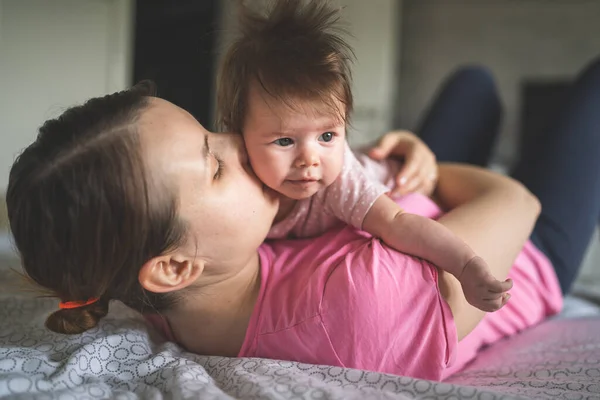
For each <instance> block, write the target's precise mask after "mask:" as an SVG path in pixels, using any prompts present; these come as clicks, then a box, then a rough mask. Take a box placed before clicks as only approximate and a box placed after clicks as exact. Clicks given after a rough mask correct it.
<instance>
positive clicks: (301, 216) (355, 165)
mask: <svg viewBox="0 0 600 400" xmlns="http://www.w3.org/2000/svg"><path fill="white" fill-rule="evenodd" d="M359 157H360V156H359ZM361 162H362V161H361ZM368 165H369V167H370V168H372V169H373V171H374V172H373V173H374V174H375V175H373V174H372V173H370V172H369V170H367V169H365V168H363V166H362V165H361V163H360V162H359V161H358V160H357V157H355V155H354V154H353V153H352V150H350V146H348V143H346V148H345V151H344V163H343V165H342V172H341V173H340V176H339V177H338V178H337V179H336V180H335V181H334V182H333V183H332V184H331V185H329V186H328V187H326V188H324V189H322V190H320V191H318V192H317V193H315V194H314V195H313V196H311V197H309V198H308V199H303V200H298V201H297V202H296V205H295V206H294V208H293V209H292V211H291V212H290V214H289V215H288V216H287V217H286V218H284V219H283V220H281V221H279V222H277V223H276V224H274V225H273V226H272V227H271V230H270V231H269V234H268V236H267V238H268V239H285V238H308V237H313V236H317V235H320V234H321V233H323V232H326V231H328V230H329V229H331V228H333V227H335V226H339V225H341V224H343V223H344V224H347V225H351V226H354V227H355V228H358V229H361V228H362V224H363V221H364V219H365V216H366V215H367V212H368V211H369V210H370V209H371V207H372V206H373V203H375V200H377V198H378V197H379V196H381V195H382V194H385V193H386V192H388V191H389V188H388V187H387V186H386V185H384V184H382V183H380V182H384V181H383V180H381V179H373V177H374V176H375V177H377V178H378V177H379V174H381V173H382V172H384V171H385V173H389V172H390V168H387V165H386V164H383V163H382V164H378V163H376V162H371V163H369V164H368Z"/></svg>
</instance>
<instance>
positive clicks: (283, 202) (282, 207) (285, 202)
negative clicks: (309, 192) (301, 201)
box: [274, 194, 298, 223]
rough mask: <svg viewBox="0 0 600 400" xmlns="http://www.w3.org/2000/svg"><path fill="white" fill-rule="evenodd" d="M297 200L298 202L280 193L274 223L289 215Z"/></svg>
mask: <svg viewBox="0 0 600 400" xmlns="http://www.w3.org/2000/svg"><path fill="white" fill-rule="evenodd" d="M297 202H298V200H295V199H290V198H289V197H286V196H284V195H282V194H280V195H279V210H278V211H277V215H276V216H275V221H274V223H276V222H279V221H282V220H284V219H285V218H286V217H287V216H288V215H290V213H291V212H292V210H293V209H294V207H295V206H296V203H297Z"/></svg>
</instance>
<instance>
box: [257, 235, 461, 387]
mask: <svg viewBox="0 0 600 400" xmlns="http://www.w3.org/2000/svg"><path fill="white" fill-rule="evenodd" d="M263 254H264V255H266V256H267V257H268V258H269V260H268V263H269V266H268V268H266V271H265V272H266V273H265V278H266V279H265V281H264V282H263V284H264V291H263V299H262V307H261V318H260V319H261V323H260V324H259V325H260V326H261V327H260V328H259V331H258V332H257V338H258V339H257V341H256V342H257V346H258V347H257V348H258V350H259V351H258V353H257V354H255V355H258V356H261V354H262V355H266V354H268V355H269V356H271V357H273V356H277V355H278V354H279V353H281V352H282V351H284V350H285V352H286V354H285V356H286V357H288V358H290V357H292V358H294V359H297V360H298V361H304V362H317V361H318V360H312V359H307V358H306V357H308V356H309V355H310V354H311V351H300V350H293V349H308V350H311V349H313V347H314V349H313V350H317V347H318V351H319V352H321V353H322V354H324V356H325V354H326V355H327V356H326V358H327V359H328V362H330V363H334V364H337V365H344V366H346V367H355V368H368V369H373V370H379V371H384V372H392V373H400V372H411V373H414V372H415V368H418V367H417V366H413V365H410V363H408V364H405V365H396V363H397V362H399V360H402V359H404V358H405V356H406V357H408V359H411V357H413V358H414V360H418V361H415V362H417V364H416V365H421V366H422V365H427V368H429V367H430V366H431V365H430V364H431V363H434V364H435V363H437V364H436V365H439V366H442V365H445V364H446V363H447V362H448V361H449V355H450V354H451V353H452V352H451V351H449V349H450V348H454V345H455V343H454V342H455V340H454V339H453V336H452V335H450V336H447V333H446V332H447V331H450V332H451V331H454V330H455V328H454V326H453V322H452V317H451V314H450V312H449V309H448V308H447V306H445V303H443V300H442V298H441V295H440V293H439V290H438V287H437V271H436V269H435V268H434V267H433V266H431V265H430V264H428V263H425V262H423V261H421V260H420V259H417V258H414V257H411V256H408V255H406V254H403V253H399V252H397V251H395V250H393V249H391V248H389V247H387V246H386V245H385V244H383V243H382V242H381V241H380V240H378V239H375V238H372V237H370V236H369V235H368V234H366V233H363V232H360V231H356V230H354V229H352V228H350V227H347V228H343V229H339V230H334V231H331V232H328V233H326V234H325V235H323V236H322V237H320V238H318V239H312V240H301V241H288V242H276V243H273V244H268V245H265V247H264V249H263ZM284 338H285V339H284ZM419 338H427V340H431V345H430V346H428V347H427V348H424V347H422V346H417V347H414V348H413V345H414V343H415V341H418V340H420V339H419ZM454 338H455V335H454ZM292 342H293V343H292ZM316 342H319V343H328V346H327V349H325V348H324V347H323V346H321V345H317V344H315V343H316ZM282 343H287V344H288V345H287V347H286V346H283V347H282ZM290 349H292V350H290ZM290 352H291V353H290ZM288 353H289V354H288ZM386 354H387V355H386ZM423 357H427V358H428V359H431V360H432V361H431V363H430V362H426V363H424V361H423ZM336 360H337V361H336ZM384 360H387V361H385V362H384ZM334 361H335V362H334ZM431 371H436V372H433V374H434V375H427V377H431V378H435V377H438V375H437V374H438V373H440V371H441V369H440V368H437V369H436V368H434V369H432V370H431ZM416 372H418V373H426V372H423V371H421V370H419V371H416Z"/></svg>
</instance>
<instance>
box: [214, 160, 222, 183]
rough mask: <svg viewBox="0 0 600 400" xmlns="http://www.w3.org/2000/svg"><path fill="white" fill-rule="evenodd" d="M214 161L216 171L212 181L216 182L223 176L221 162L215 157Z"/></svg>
mask: <svg viewBox="0 0 600 400" xmlns="http://www.w3.org/2000/svg"><path fill="white" fill-rule="evenodd" d="M214 157H215V160H217V170H216V171H215V175H214V176H213V180H215V181H216V180H217V179H219V178H220V177H221V175H223V160H221V159H220V158H219V157H217V156H216V155H215V156H214Z"/></svg>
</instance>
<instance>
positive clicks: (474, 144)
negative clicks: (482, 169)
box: [415, 66, 502, 166]
mask: <svg viewBox="0 0 600 400" xmlns="http://www.w3.org/2000/svg"><path fill="white" fill-rule="evenodd" d="M501 117H502V106H501V104H500V99H499V97H498V91H497V89H496V84H495V83H494V79H493V77H492V75H491V73H490V72H489V71H488V70H487V69H485V68H482V67H476V66H472V67H463V68H460V69H458V70H457V71H456V72H454V73H453V74H452V75H450V77H449V78H448V79H447V80H446V81H445V83H444V84H443V86H442V88H441V90H440V91H439V93H438V94H437V96H436V98H435V100H434V102H433V104H432V105H431V106H430V107H429V109H428V110H427V112H426V114H425V117H424V118H423V121H422V122H421V124H420V127H419V128H418V129H416V131H415V132H416V133H417V134H418V135H419V136H420V137H421V139H422V140H423V141H424V142H425V143H426V144H427V145H428V146H429V148H430V149H431V150H432V151H433V153H434V154H435V155H436V157H437V159H438V161H448V162H460V163H467V164H473V165H479V166H486V165H487V164H488V162H489V159H490V156H491V153H492V150H493V147H494V144H495V142H496V137H497V136H498V128H499V126H500V120H501Z"/></svg>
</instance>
